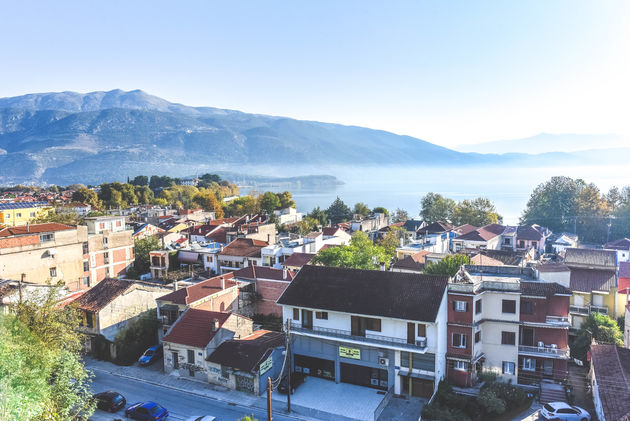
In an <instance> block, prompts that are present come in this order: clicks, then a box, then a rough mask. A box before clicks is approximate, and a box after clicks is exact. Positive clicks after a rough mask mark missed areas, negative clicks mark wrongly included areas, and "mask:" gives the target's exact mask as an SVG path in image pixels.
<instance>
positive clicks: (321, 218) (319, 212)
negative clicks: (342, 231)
mask: <svg viewBox="0 0 630 421" xmlns="http://www.w3.org/2000/svg"><path fill="white" fill-rule="evenodd" d="M308 216H309V217H311V218H313V219H315V220H316V221H317V222H318V223H319V224H320V225H326V224H327V223H328V215H326V211H325V210H323V209H320V208H319V206H318V207H316V208H313V210H312V211H311V213H309V214H308Z"/></svg>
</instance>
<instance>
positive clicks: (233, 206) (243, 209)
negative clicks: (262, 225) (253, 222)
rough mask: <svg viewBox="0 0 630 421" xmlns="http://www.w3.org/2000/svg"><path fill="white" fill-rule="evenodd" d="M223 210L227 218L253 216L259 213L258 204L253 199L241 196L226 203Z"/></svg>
mask: <svg viewBox="0 0 630 421" xmlns="http://www.w3.org/2000/svg"><path fill="white" fill-rule="evenodd" d="M224 210H225V214H226V215H227V216H243V215H254V214H257V213H258V212H260V204H259V202H258V200H256V198H255V197H252V196H241V197H239V198H238V199H234V200H231V201H230V202H228V203H227V205H226V206H225V207H224Z"/></svg>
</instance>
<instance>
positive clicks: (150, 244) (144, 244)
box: [133, 237, 162, 275]
mask: <svg viewBox="0 0 630 421" xmlns="http://www.w3.org/2000/svg"><path fill="white" fill-rule="evenodd" d="M161 248H162V245H161V244H160V240H159V239H158V238H157V237H147V238H142V239H139V240H136V241H134V255H135V258H136V259H135V261H134V263H133V268H134V270H135V271H136V273H137V274H138V275H141V274H144V273H147V272H148V271H149V268H150V266H151V262H150V260H149V252H150V251H152V250H160V249H161Z"/></svg>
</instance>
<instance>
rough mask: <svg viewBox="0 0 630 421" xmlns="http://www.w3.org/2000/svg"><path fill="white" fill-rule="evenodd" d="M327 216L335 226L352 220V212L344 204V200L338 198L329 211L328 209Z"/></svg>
mask: <svg viewBox="0 0 630 421" xmlns="http://www.w3.org/2000/svg"><path fill="white" fill-rule="evenodd" d="M326 215H327V216H328V219H330V221H331V223H332V224H333V225H334V224H338V223H340V222H344V221H347V220H349V219H350V218H352V211H351V210H350V208H349V207H348V206H347V205H346V204H345V203H343V200H341V199H340V198H339V196H337V198H336V199H335V200H334V201H333V202H332V203H331V204H330V206H329V207H328V209H326Z"/></svg>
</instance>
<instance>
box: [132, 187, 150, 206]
mask: <svg viewBox="0 0 630 421" xmlns="http://www.w3.org/2000/svg"><path fill="white" fill-rule="evenodd" d="M134 192H135V194H136V197H137V198H138V204H140V205H148V204H149V203H152V202H153V199H154V197H153V190H151V189H150V188H149V186H136V187H135V189H134Z"/></svg>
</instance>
